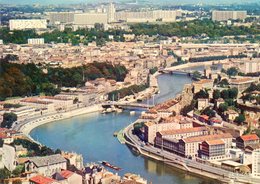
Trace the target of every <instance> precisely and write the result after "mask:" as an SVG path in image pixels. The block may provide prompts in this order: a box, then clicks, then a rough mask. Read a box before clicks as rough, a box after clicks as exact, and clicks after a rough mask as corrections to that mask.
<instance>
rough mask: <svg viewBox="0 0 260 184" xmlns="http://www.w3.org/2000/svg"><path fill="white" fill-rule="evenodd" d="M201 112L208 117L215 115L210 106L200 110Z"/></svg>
mask: <svg viewBox="0 0 260 184" xmlns="http://www.w3.org/2000/svg"><path fill="white" fill-rule="evenodd" d="M202 114H204V115H207V116H209V117H210V118H212V117H215V112H214V111H213V110H212V109H211V108H210V107H207V108H205V109H204V110H203V111H202Z"/></svg>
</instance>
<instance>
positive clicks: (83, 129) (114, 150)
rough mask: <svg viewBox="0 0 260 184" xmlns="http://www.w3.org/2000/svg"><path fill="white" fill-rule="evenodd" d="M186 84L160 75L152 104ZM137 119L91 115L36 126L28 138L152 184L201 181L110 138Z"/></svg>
mask: <svg viewBox="0 0 260 184" xmlns="http://www.w3.org/2000/svg"><path fill="white" fill-rule="evenodd" d="M188 83H191V79H190V78H189V77H187V76H185V75H169V74H164V75H160V76H159V77H158V84H159V88H160V93H159V94H157V95H155V98H154V101H155V103H160V102H162V101H165V100H167V99H169V98H173V97H175V96H176V95H177V94H178V93H180V92H181V90H182V89H183V86H184V85H185V84H188ZM150 103H151V101H150ZM138 116H139V114H136V115H134V116H131V115H130V114H129V112H123V113H120V114H106V115H103V114H99V113H92V114H87V115H82V116H78V117H74V118H71V119H67V120H62V121H57V122H53V123H49V124H45V125H42V126H39V127H37V128H35V129H34V130H32V132H31V133H30V135H31V136H32V137H33V138H34V139H35V140H38V141H39V142H41V143H43V144H45V145H47V146H49V147H51V148H53V149H56V148H60V149H62V150H65V151H74V152H77V153H80V154H82V155H83V157H84V162H98V161H101V160H107V161H109V162H111V163H113V164H115V165H117V166H119V167H122V168H123V170H122V171H120V172H119V174H120V175H123V174H124V173H126V172H131V173H136V174H140V175H141V176H142V177H144V178H146V179H147V180H148V181H152V183H153V184H191V183H192V184H198V183H199V182H200V181H202V180H203V179H201V178H198V177H194V176H191V175H188V174H185V173H184V172H182V171H180V170H177V169H174V168H172V167H169V166H167V165H165V164H163V163H160V162H156V161H153V160H151V159H148V158H144V157H142V156H137V155H135V154H134V153H133V152H132V151H131V150H130V149H129V148H128V147H127V146H125V145H121V144H120V143H119V142H118V140H117V139H116V138H115V137H113V133H114V132H115V131H119V130H120V129H122V128H124V127H126V126H127V125H128V124H129V123H131V122H133V121H134V120H136V119H137V118H138Z"/></svg>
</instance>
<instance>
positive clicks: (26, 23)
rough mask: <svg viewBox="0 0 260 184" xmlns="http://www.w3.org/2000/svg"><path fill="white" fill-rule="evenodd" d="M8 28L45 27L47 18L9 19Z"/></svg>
mask: <svg viewBox="0 0 260 184" xmlns="http://www.w3.org/2000/svg"><path fill="white" fill-rule="evenodd" d="M9 28H10V30H24V29H46V28H47V20H45V19H11V20H9Z"/></svg>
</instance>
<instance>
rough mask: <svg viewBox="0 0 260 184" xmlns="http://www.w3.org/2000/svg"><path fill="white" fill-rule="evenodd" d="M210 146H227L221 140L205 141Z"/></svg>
mask: <svg viewBox="0 0 260 184" xmlns="http://www.w3.org/2000/svg"><path fill="white" fill-rule="evenodd" d="M205 142H206V143H207V144H208V145H220V144H225V143H224V141H222V140H221V139H216V140H208V141H205Z"/></svg>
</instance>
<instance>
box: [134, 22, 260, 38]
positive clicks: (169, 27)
mask: <svg viewBox="0 0 260 184" xmlns="http://www.w3.org/2000/svg"><path fill="white" fill-rule="evenodd" d="M131 29H132V31H133V33H135V34H137V35H142V34H145V35H150V36H152V35H158V34H159V35H162V36H181V37H186V36H196V35H202V34H206V35H207V36H208V37H222V36H228V35H232V36H233V35H247V34H251V35H256V34H259V33H260V30H259V29H258V28H257V26H252V27H244V26H240V27H236V26H224V25H221V24H220V23H218V22H213V21H211V20H208V19H205V20H194V21H189V22H174V23H168V24H148V23H140V24H133V25H131Z"/></svg>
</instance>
